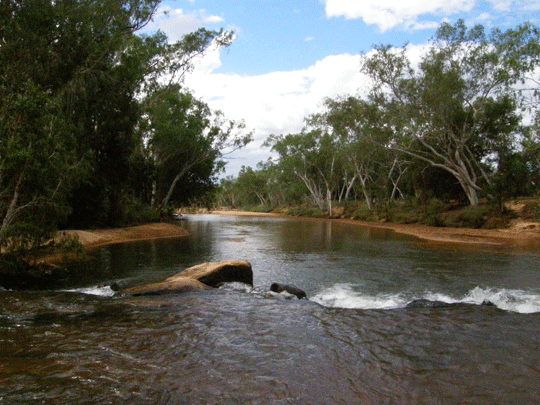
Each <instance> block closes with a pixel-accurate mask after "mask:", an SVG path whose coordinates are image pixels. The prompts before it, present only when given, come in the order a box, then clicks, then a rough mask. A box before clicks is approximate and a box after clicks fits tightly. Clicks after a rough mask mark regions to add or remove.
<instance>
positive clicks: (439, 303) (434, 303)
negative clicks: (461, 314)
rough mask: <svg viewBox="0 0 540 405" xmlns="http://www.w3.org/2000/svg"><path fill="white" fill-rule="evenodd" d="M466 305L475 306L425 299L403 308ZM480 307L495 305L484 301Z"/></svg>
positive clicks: (412, 302)
mask: <svg viewBox="0 0 540 405" xmlns="http://www.w3.org/2000/svg"><path fill="white" fill-rule="evenodd" d="M466 305H475V304H467V303H464V302H444V301H437V300H434V301H432V300H427V299H425V298H421V299H417V300H413V301H411V302H409V303H408V304H407V305H406V306H405V308H448V307H462V306H466ZM480 305H481V306H488V307H496V305H495V304H494V303H493V302H491V301H489V300H484V301H483V302H482V303H481V304H480Z"/></svg>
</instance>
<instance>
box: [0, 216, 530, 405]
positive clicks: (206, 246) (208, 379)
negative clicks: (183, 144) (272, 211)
mask: <svg viewBox="0 0 540 405" xmlns="http://www.w3.org/2000/svg"><path fill="white" fill-rule="evenodd" d="M181 226H185V227H187V228H188V229H189V230H190V231H191V233H192V236H191V237H187V238H180V239H163V240H155V241H147V242H137V243H130V244H121V245H113V246H108V247H103V248H101V249H99V250H96V251H95V252H94V258H93V260H91V261H89V262H86V263H81V264H79V265H78V266H77V268H76V269H74V270H75V271H76V276H75V277H73V278H72V279H71V280H69V281H68V284H67V285H66V286H65V288H63V289H62V290H56V291H40V292H14V291H0V404H35V403H69V404H125V403H129V404H340V403H341V404H533V403H538V402H539V400H540V337H539V333H538V332H539V331H540V265H539V262H538V253H539V252H540V250H537V251H523V250H519V249H510V248H506V249H502V248H500V249H490V248H472V247H468V248H464V247H460V246H457V245H455V246H450V245H438V246H434V245H432V244H431V245H430V244H425V243H422V242H421V241H419V240H417V239H415V238H412V237H404V236H399V235H396V234H394V233H392V232H391V231H387V230H377V229H369V228H362V227H357V226H352V225H347V224H343V223H337V222H332V221H325V220H293V219H275V218H252V217H251V218H250V217H219V216H202V215H201V216H189V217H188V219H187V220H186V221H183V222H182V225H181ZM228 259H247V260H249V261H250V262H251V264H252V266H253V271H254V288H248V287H246V286H243V285H234V284H232V285H229V286H226V287H225V288H220V289H216V290H212V291H208V292H207V291H205V292H198V293H188V294H182V295H170V296H161V297H133V298H128V297H118V296H114V294H113V292H112V290H111V289H110V288H109V287H108V285H109V284H110V283H112V282H117V283H119V284H121V285H124V286H131V285H137V284H144V283H149V282H153V281H157V280H162V279H164V278H166V277H168V276H171V275H173V274H175V273H178V272H180V271H182V270H183V269H185V268H186V267H189V266H191V265H194V264H198V263H201V262H207V261H221V260H228ZM273 282H280V283H285V284H292V285H296V286H297V287H299V288H302V289H303V290H305V291H306V293H307V295H308V298H309V300H297V299H296V298H294V299H292V298H291V296H287V295H286V294H273V293H269V292H268V289H269V286H270V284H271V283H273ZM419 298H425V299H431V300H440V301H444V302H447V303H454V304H456V305H451V306H448V307H443V308H405V306H406V304H407V303H408V302H410V301H412V300H414V299H419ZM485 300H488V301H490V302H492V303H493V304H495V305H494V306H492V305H481V304H482V302H484V301H485Z"/></svg>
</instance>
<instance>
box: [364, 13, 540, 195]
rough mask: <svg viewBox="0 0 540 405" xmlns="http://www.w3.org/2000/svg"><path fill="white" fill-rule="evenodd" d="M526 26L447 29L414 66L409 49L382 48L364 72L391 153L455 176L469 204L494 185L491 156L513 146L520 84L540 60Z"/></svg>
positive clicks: (460, 24)
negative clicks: (388, 131)
mask: <svg viewBox="0 0 540 405" xmlns="http://www.w3.org/2000/svg"><path fill="white" fill-rule="evenodd" d="M537 42H538V32H537V30H536V28H534V27H533V26H531V25H529V24H525V25H523V26H520V27H518V28H517V29H516V30H509V31H507V32H505V33H501V32H500V31H498V30H495V31H494V32H493V33H492V35H491V36H487V35H486V34H485V33H484V29H483V27H482V26H475V27H473V28H472V29H470V30H468V29H467V27H466V26H465V25H464V23H463V21H459V22H458V23H457V24H456V25H454V26H450V25H449V24H446V23H445V24H442V25H441V27H440V28H439V30H438V31H437V35H436V37H435V38H434V40H433V41H432V42H431V43H430V46H429V49H428V50H427V52H426V54H425V56H423V57H422V59H421V61H420V63H419V65H418V66H417V67H415V66H413V64H412V63H411V61H410V60H409V59H408V57H407V54H406V50H407V49H406V48H401V49H393V48H392V47H390V46H379V47H377V49H376V52H375V53H374V54H373V55H372V56H370V57H367V58H366V59H365V61H364V62H363V65H362V70H363V71H364V72H365V73H367V74H368V75H369V76H370V77H371V78H372V79H373V81H374V86H373V89H372V98H373V100H376V102H377V103H378V104H379V106H380V107H381V108H383V109H384V110H385V114H386V120H387V125H388V126H389V127H390V128H392V131H393V132H394V139H393V140H392V143H391V144H390V147H391V148H392V149H393V150H396V151H399V152H402V153H405V154H407V155H409V156H412V157H414V158H417V159H420V160H422V161H424V162H426V163H428V164H430V165H431V166H434V167H438V168H441V169H443V170H445V171H447V172H449V173H451V174H452V175H453V176H454V177H455V179H456V180H457V181H458V182H459V184H460V185H461V187H462V188H463V190H464V192H465V194H466V196H467V198H468V200H469V203H470V204H471V205H476V204H478V192H479V191H481V190H482V189H483V188H484V187H485V186H486V185H489V184H490V183H491V178H490V174H491V173H490V170H491V169H492V167H491V166H490V165H488V164H486V163H487V161H486V160H487V159H488V158H489V157H492V156H493V155H494V154H495V155H496V154H497V153H499V152H500V151H501V150H503V149H508V148H509V147H511V144H512V140H513V137H514V135H515V133H516V131H517V129H518V124H519V121H520V116H519V111H518V109H517V107H518V106H519V105H520V103H519V93H518V92H517V91H516V86H517V85H519V84H520V83H521V82H522V81H524V80H525V74H526V73H529V72H531V71H532V70H533V69H534V68H535V67H536V66H537V63H538V60H537V53H536V52H537V46H536V47H535V44H536V45H537Z"/></svg>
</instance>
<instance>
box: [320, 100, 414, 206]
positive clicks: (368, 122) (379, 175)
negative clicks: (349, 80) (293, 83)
mask: <svg viewBox="0 0 540 405" xmlns="http://www.w3.org/2000/svg"><path fill="white" fill-rule="evenodd" d="M325 106H326V111H325V112H324V113H323V114H322V121H323V125H326V126H327V127H329V128H331V132H332V133H333V134H334V137H335V138H336V142H338V143H339V145H340V147H339V150H340V152H341V160H342V165H343V167H344V168H350V171H351V172H352V176H351V177H345V179H348V181H345V186H346V195H348V194H349V193H350V190H351V189H352V187H353V186H354V183H355V181H356V180H357V181H358V183H359V184H360V188H361V190H362V194H363V196H364V200H365V202H366V204H367V206H368V207H369V208H372V202H373V197H374V195H373V192H374V190H375V189H377V188H379V189H384V188H385V184H386V182H388V181H393V182H394V187H393V192H392V195H394V194H395V193H396V192H397V190H398V189H399V187H398V183H399V178H400V175H399V173H400V170H401V169H402V166H403V165H402V162H400V161H399V159H398V157H397V156H395V154H394V153H392V152H391V151H390V150H388V148H387V144H388V143H389V141H390V139H391V129H390V128H389V127H388V126H387V125H386V122H385V121H384V117H383V114H382V111H381V109H380V108H379V106H378V105H377V104H375V103H374V102H371V101H370V100H362V99H360V98H357V97H353V96H348V97H345V98H337V99H327V100H326V101H325ZM344 173H345V174H346V173H347V171H346V170H344ZM396 174H397V176H396Z"/></svg>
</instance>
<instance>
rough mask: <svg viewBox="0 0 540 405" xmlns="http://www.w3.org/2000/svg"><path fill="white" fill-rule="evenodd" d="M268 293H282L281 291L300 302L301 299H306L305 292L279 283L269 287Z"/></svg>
mask: <svg viewBox="0 0 540 405" xmlns="http://www.w3.org/2000/svg"><path fill="white" fill-rule="evenodd" d="M270 291H272V292H275V293H278V294H279V293H282V292H283V291H285V292H288V293H289V294H293V295H296V297H297V298H298V299H299V300H301V299H302V298H306V299H307V295H306V293H305V291H303V290H301V289H300V288H298V287H295V286H293V285H287V284H280V283H273V284H272V285H271V286H270Z"/></svg>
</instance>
